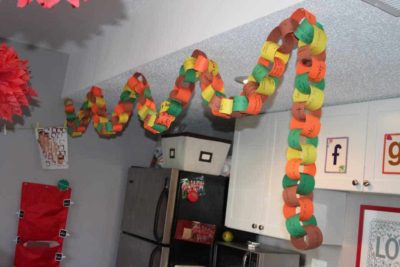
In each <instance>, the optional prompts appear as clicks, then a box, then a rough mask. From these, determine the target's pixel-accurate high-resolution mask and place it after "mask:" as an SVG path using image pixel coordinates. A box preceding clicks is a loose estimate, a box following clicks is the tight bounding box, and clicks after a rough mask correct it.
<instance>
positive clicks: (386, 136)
mask: <svg viewBox="0 0 400 267" xmlns="http://www.w3.org/2000/svg"><path fill="white" fill-rule="evenodd" d="M399 135H400V133H387V134H385V136H384V138H385V140H384V141H383V155H382V174H400V172H389V171H385V161H386V157H385V156H386V142H387V140H388V137H389V138H390V137H392V136H399Z"/></svg>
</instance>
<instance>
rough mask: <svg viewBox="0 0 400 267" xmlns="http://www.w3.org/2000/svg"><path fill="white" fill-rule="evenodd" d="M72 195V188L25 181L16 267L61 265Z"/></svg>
mask: <svg viewBox="0 0 400 267" xmlns="http://www.w3.org/2000/svg"><path fill="white" fill-rule="evenodd" d="M70 198H71V189H70V188H68V189H66V190H64V191H62V190H60V189H59V188H57V187H56V186H51V185H42V184H35V183H26V182H25V183H23V184H22V193H21V206H20V220H19V225H18V242H17V245H16V249H15V259H14V267H27V266H29V267H56V266H57V267H58V266H60V261H61V259H62V258H60V259H57V254H58V257H62V248H63V242H64V237H65V234H66V230H65V228H66V221H67V216H68V207H69V205H70V202H71V201H70ZM63 236H64V237H63Z"/></svg>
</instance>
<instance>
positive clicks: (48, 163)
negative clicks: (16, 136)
mask: <svg viewBox="0 0 400 267" xmlns="http://www.w3.org/2000/svg"><path fill="white" fill-rule="evenodd" d="M35 136H36V141H37V143H38V145H39V153H40V159H41V162H42V167H43V169H68V135H67V130H66V128H65V127H45V128H36V130H35Z"/></svg>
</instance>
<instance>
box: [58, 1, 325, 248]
mask: <svg viewBox="0 0 400 267" xmlns="http://www.w3.org/2000/svg"><path fill="white" fill-rule="evenodd" d="M296 44H297V45H298V52H297V63H296V79H295V89H294V93H293V106H292V119H291V122H290V133H289V138H288V143H289V148H288V151H287V159H288V162H287V165H286V175H285V177H284V179H283V187H284V192H283V198H284V202H285V205H284V208H283V211H284V216H285V218H286V226H287V230H288V232H289V233H290V235H291V241H292V243H293V245H294V246H295V247H296V248H298V249H303V250H305V249H313V248H316V247H318V246H319V245H321V244H322V239H323V238H322V233H321V231H320V229H319V228H318V226H317V222H316V219H315V217H314V215H313V213H314V209H313V202H312V199H313V193H312V191H313V190H314V184H315V182H314V176H315V173H316V167H315V160H316V153H317V145H318V137H317V136H318V134H319V130H320V126H321V125H320V117H321V107H322V105H323V100H324V88H325V80H324V76H325V70H326V65H325V57H326V56H325V48H326V44H327V37H326V34H325V32H324V29H323V27H322V25H321V24H319V23H318V22H317V21H316V18H315V16H314V15H313V14H311V13H310V12H308V11H306V10H305V9H298V10H296V11H295V12H294V13H293V14H292V15H291V16H290V17H289V18H288V19H286V20H284V21H283V22H282V23H281V24H280V25H279V26H278V27H276V28H275V29H273V30H272V32H271V33H270V34H269V36H268V38H267V40H266V42H265V43H264V44H263V46H262V48H261V56H260V57H259V59H258V62H257V65H256V66H255V67H254V69H253V72H252V74H251V75H250V76H249V77H248V83H247V84H245V85H244V87H243V91H242V93H241V94H240V95H239V96H234V97H231V98H228V97H226V96H225V93H224V82H223V81H222V79H221V76H220V74H219V71H218V66H217V64H216V63H215V62H214V61H213V60H211V59H208V58H207V56H206V55H205V54H204V53H203V52H201V51H199V50H195V51H194V52H193V54H192V56H191V57H188V58H187V59H186V60H185V61H184V62H183V65H182V67H181V68H180V71H179V76H178V78H177V79H176V82H175V86H174V88H173V90H172V91H171V93H170V96H169V98H168V99H167V100H166V101H164V102H163V103H162V104H161V109H160V111H159V113H157V110H156V104H155V102H154V100H153V98H152V97H151V91H150V88H149V85H148V83H147V81H146V79H145V77H144V76H143V75H142V74H140V73H135V74H134V75H133V76H132V77H131V78H130V79H129V80H128V82H127V84H126V85H125V87H124V90H123V92H122V94H121V97H120V101H119V103H118V105H117V106H116V107H115V109H114V112H113V113H112V118H111V120H109V119H108V118H107V112H106V104H105V100H104V98H103V95H102V91H101V89H100V88H98V87H92V89H91V90H90V92H89V93H88V94H87V99H86V101H85V102H84V103H83V105H82V107H81V109H80V111H79V112H78V114H76V113H75V109H74V106H73V103H72V100H70V99H66V100H65V112H66V115H67V122H66V123H67V127H68V132H69V134H70V135H71V136H72V137H77V136H81V135H82V134H83V133H84V132H85V131H86V129H87V127H88V124H89V122H90V118H91V117H92V119H93V124H94V127H95V128H96V130H97V132H98V133H99V134H100V135H102V136H113V135H116V134H118V133H120V132H121V131H122V130H123V129H124V127H125V126H126V124H127V122H128V121H129V118H130V117H131V115H132V111H133V106H134V103H135V102H136V101H137V102H138V104H137V109H138V115H139V118H140V120H141V121H143V126H144V128H145V129H146V130H148V131H150V132H152V133H154V134H158V133H163V132H165V131H166V130H167V129H168V128H169V127H170V126H171V123H172V122H174V121H175V119H176V117H178V116H179V114H180V113H181V112H182V110H183V109H184V108H185V107H186V105H187V104H188V103H189V101H190V99H191V97H192V94H193V91H194V88H195V83H196V81H199V84H200V87H201V96H202V98H203V101H204V103H205V104H206V105H208V106H209V108H210V109H211V112H212V114H213V115H215V116H219V117H223V118H237V117H241V116H243V115H257V114H259V113H260V111H261V108H262V106H263V104H264V103H265V102H266V100H267V98H268V96H270V95H272V94H273V93H274V92H275V89H276V87H277V86H278V85H279V83H280V80H281V79H280V77H281V76H282V75H283V73H284V71H285V67H286V64H287V62H288V60H289V54H290V52H291V51H292V50H293V49H294V48H295V46H296Z"/></svg>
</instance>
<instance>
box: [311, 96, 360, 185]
mask: <svg viewBox="0 0 400 267" xmlns="http://www.w3.org/2000/svg"><path fill="white" fill-rule="evenodd" d="M367 117H368V103H357V104H349V105H340V106H332V107H326V108H324V109H323V113H322V118H321V123H322V127H321V131H320V134H319V146H318V157H317V162H316V165H317V175H316V177H315V182H316V188H321V189H334V190H344V191H362V189H363V178H364V161H365V152H366V143H367V134H366V132H367V121H368V119H367Z"/></svg>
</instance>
